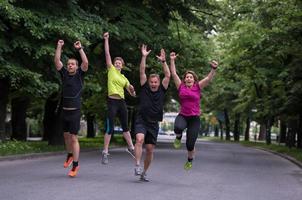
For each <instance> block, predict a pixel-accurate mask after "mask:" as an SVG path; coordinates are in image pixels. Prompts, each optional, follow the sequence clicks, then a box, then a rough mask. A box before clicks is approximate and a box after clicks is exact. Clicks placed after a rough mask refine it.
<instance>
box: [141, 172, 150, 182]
mask: <svg viewBox="0 0 302 200" xmlns="http://www.w3.org/2000/svg"><path fill="white" fill-rule="evenodd" d="M139 180H140V181H143V182H149V181H150V180H149V179H148V178H147V174H146V172H143V173H142V174H141V176H140V179H139Z"/></svg>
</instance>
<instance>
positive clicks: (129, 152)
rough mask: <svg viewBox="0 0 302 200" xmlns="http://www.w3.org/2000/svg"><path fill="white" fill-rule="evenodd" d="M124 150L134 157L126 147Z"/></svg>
mask: <svg viewBox="0 0 302 200" xmlns="http://www.w3.org/2000/svg"><path fill="white" fill-rule="evenodd" d="M126 152H128V153H129V154H130V155H131V157H132V158H134V159H135V156H134V155H133V154H132V153H131V152H130V151H129V150H128V149H126Z"/></svg>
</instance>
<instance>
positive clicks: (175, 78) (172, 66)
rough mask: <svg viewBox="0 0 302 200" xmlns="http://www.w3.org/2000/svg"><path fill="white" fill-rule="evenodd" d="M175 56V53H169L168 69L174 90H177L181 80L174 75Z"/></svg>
mask: <svg viewBox="0 0 302 200" xmlns="http://www.w3.org/2000/svg"><path fill="white" fill-rule="evenodd" d="M176 57H177V55H176V54H175V52H171V53H170V69H171V75H172V78H173V80H174V83H175V86H176V89H178V88H179V86H180V84H181V80H180V78H179V77H178V75H177V73H176V69H175V59H176Z"/></svg>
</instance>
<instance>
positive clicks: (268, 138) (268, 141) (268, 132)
mask: <svg viewBox="0 0 302 200" xmlns="http://www.w3.org/2000/svg"><path fill="white" fill-rule="evenodd" d="M271 127H272V120H270V119H268V120H267V124H266V144H267V145H270V144H271V143H272V141H271Z"/></svg>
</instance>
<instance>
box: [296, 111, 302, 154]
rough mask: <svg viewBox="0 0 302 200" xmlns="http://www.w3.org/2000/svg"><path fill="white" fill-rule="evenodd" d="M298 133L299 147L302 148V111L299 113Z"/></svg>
mask: <svg viewBox="0 0 302 200" xmlns="http://www.w3.org/2000/svg"><path fill="white" fill-rule="evenodd" d="M297 134H298V141H297V148H298V149H302V113H300V114H299V121H298V130H297Z"/></svg>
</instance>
